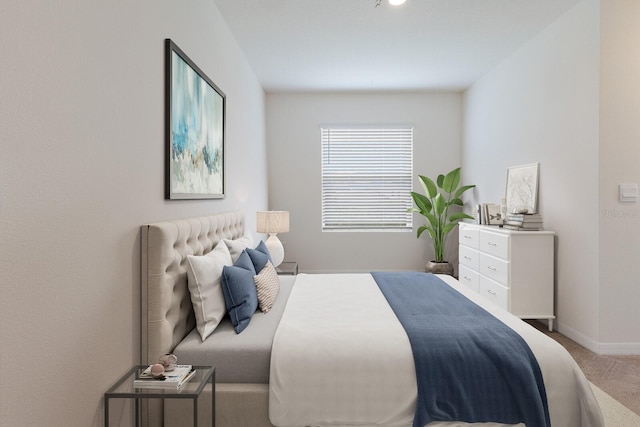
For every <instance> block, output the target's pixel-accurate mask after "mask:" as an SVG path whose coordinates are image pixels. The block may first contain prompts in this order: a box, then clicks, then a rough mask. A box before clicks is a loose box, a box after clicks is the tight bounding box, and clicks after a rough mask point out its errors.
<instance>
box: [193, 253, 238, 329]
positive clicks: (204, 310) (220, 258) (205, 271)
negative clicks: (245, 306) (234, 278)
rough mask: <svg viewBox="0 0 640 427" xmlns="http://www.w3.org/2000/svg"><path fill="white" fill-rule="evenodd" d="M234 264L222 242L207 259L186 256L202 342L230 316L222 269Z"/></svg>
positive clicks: (194, 309)
mask: <svg viewBox="0 0 640 427" xmlns="http://www.w3.org/2000/svg"><path fill="white" fill-rule="evenodd" d="M231 264H232V262H231V254H230V253H229V249H228V248H227V245H225V244H224V243H223V242H220V243H218V244H217V245H216V247H215V248H214V249H213V250H212V251H211V252H209V253H208V254H206V255H204V256H195V255H187V283H188V285H189V293H190V294H191V303H192V304H193V311H194V312H195V315H196V329H197V330H198V333H200V337H201V338H202V341H204V340H205V339H206V338H207V337H208V336H209V335H211V333H212V332H213V331H214V330H215V329H216V327H217V326H218V324H219V323H220V321H221V320H222V318H223V317H224V315H225V313H226V312H227V308H226V303H225V299H224V294H223V293H222V285H221V279H222V268H223V267H224V266H225V265H231Z"/></svg>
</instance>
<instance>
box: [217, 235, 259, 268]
mask: <svg viewBox="0 0 640 427" xmlns="http://www.w3.org/2000/svg"><path fill="white" fill-rule="evenodd" d="M222 241H223V242H224V243H225V244H226V245H227V248H229V253H231V261H233V262H236V260H237V259H238V257H239V256H240V254H241V253H242V251H243V250H245V249H246V248H253V237H252V236H251V234H249V233H246V234H245V235H244V236H242V237H239V238H237V239H234V240H231V239H222Z"/></svg>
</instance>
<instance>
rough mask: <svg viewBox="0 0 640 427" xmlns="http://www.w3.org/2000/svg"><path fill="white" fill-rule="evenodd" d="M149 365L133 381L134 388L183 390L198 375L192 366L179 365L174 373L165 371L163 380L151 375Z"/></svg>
mask: <svg viewBox="0 0 640 427" xmlns="http://www.w3.org/2000/svg"><path fill="white" fill-rule="evenodd" d="M151 366H152V365H149V367H148V368H146V369H145V370H144V371H142V372H141V373H140V375H139V376H138V377H137V378H136V379H134V380H133V386H134V387H138V388H169V389H173V390H178V389H180V388H182V386H183V385H184V384H186V383H187V382H188V381H189V380H190V379H191V378H192V377H193V376H194V375H195V373H196V371H195V369H193V366H191V365H177V366H176V367H175V368H174V369H173V371H169V372H167V371H165V373H164V375H163V378H161V379H157V378H154V377H153V376H152V375H151Z"/></svg>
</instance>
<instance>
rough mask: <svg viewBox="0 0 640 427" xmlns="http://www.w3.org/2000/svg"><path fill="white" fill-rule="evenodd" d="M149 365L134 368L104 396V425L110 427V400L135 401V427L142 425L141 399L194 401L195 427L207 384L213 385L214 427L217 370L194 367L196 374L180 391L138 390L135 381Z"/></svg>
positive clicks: (209, 367) (213, 419)
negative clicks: (199, 401) (201, 397)
mask: <svg viewBox="0 0 640 427" xmlns="http://www.w3.org/2000/svg"><path fill="white" fill-rule="evenodd" d="M148 367H149V365H139V366H134V367H133V368H131V369H130V370H129V372H127V373H126V374H124V375H123V376H122V377H121V378H120V379H119V380H118V381H117V382H116V383H115V384H114V385H113V386H112V387H111V388H110V389H109V390H108V391H107V392H106V393H105V394H104V425H105V427H109V399H135V423H136V424H135V425H136V426H139V425H140V399H161V400H164V399H191V400H193V425H194V426H197V424H198V398H199V397H200V394H201V393H202V390H204V387H205V386H206V385H207V383H212V384H213V389H212V392H211V415H212V425H213V426H214V427H215V423H216V421H215V420H216V416H215V415H216V414H215V411H216V401H215V398H216V393H215V387H216V369H215V368H213V367H211V366H194V367H193V368H194V369H195V371H196V373H195V375H194V376H193V378H191V379H190V380H189V381H188V382H186V383H185V384H184V385H183V386H182V387H181V388H180V389H179V390H176V389H168V388H167V389H162V388H137V387H134V386H133V380H134V379H136V378H139V377H140V373H141V372H142V371H144V370H145V369H146V368H148Z"/></svg>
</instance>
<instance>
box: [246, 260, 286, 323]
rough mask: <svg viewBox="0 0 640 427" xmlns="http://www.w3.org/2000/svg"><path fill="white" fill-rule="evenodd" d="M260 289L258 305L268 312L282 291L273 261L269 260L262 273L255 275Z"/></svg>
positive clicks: (258, 289) (257, 287)
mask: <svg viewBox="0 0 640 427" xmlns="http://www.w3.org/2000/svg"><path fill="white" fill-rule="evenodd" d="M253 281H254V282H255V284H256V290H257V291H258V307H259V308H260V311H262V312H263V313H268V312H269V310H271V307H272V306H273V303H274V302H275V300H276V297H277V296H278V293H279V292H280V279H279V278H278V273H277V272H276V269H275V267H274V266H273V264H271V261H267V263H266V264H265V265H264V268H263V269H262V270H260V273H258V274H257V275H255V276H253Z"/></svg>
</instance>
